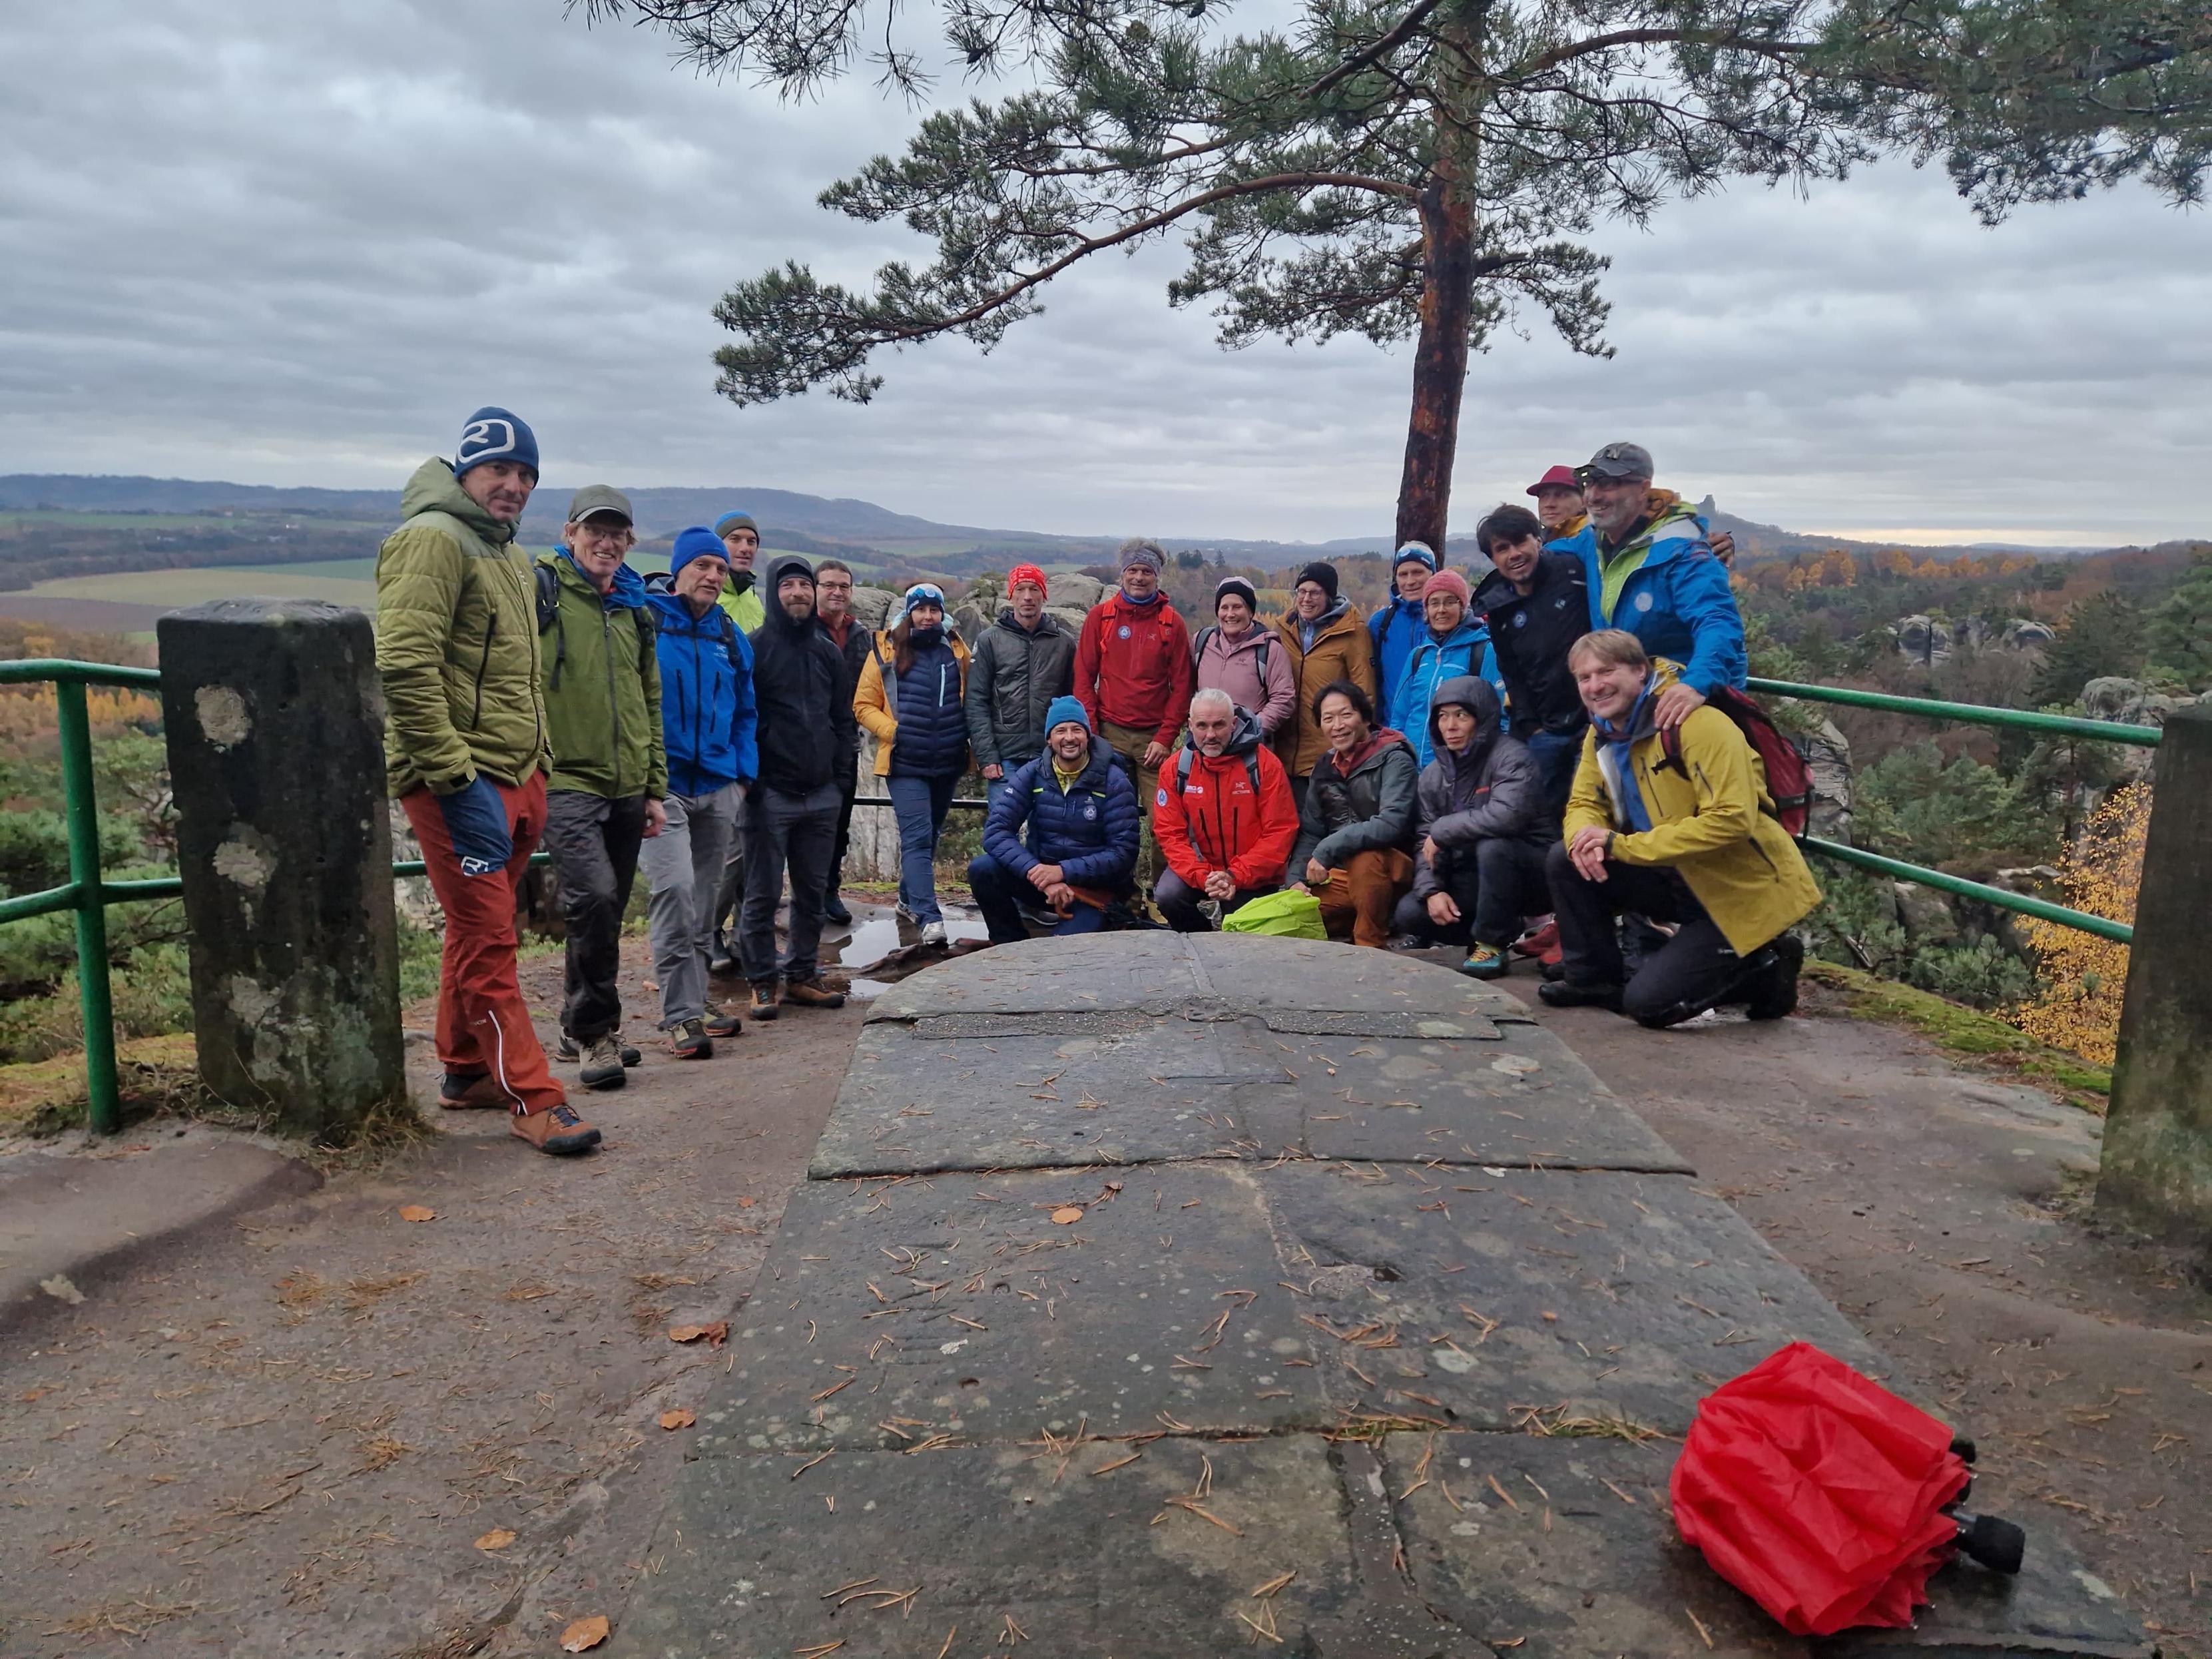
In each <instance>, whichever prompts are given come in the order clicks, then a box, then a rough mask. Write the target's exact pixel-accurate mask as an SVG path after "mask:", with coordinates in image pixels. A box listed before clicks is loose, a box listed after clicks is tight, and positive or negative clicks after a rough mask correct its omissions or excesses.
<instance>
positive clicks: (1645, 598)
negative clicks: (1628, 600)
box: [1636, 589, 1651, 611]
mask: <svg viewBox="0 0 2212 1659" xmlns="http://www.w3.org/2000/svg"><path fill="white" fill-rule="evenodd" d="M1636 608H1637V609H1638V611H1649V610H1650V608H1651V594H1650V590H1648V589H1647V590H1646V591H1644V592H1641V593H1638V595H1637V596H1636Z"/></svg>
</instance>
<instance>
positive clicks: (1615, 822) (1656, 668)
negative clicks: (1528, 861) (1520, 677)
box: [1536, 629, 1820, 1026]
mask: <svg viewBox="0 0 2212 1659" xmlns="http://www.w3.org/2000/svg"><path fill="white" fill-rule="evenodd" d="M1567 662H1568V666H1569V667H1571V669H1572V670H1573V671H1574V676H1575V684H1576V687H1577V690H1579V692H1580V693H1581V696H1582V700H1583V707H1584V708H1587V709H1589V715H1590V730H1589V734H1588V735H1587V736H1586V737H1585V738H1583V758H1582V764H1581V766H1580V768H1579V769H1577V772H1576V773H1575V785H1574V792H1573V793H1572V794H1571V795H1570V796H1569V798H1568V800H1567V815H1566V824H1565V839H1564V841H1563V842H1561V843H1560V844H1559V845H1557V846H1554V847H1553V848H1552V849H1551V852H1550V854H1549V855H1548V859H1547V874H1548V875H1549V877H1550V879H1551V887H1552V897H1553V904H1554V908H1556V910H1557V912H1558V915H1559V943H1560V945H1561V948H1562V952H1563V954H1562V963H1563V965H1564V967H1565V970H1566V971H1565V977H1564V978H1562V979H1561V980H1559V981H1557V982H1555V983H1552V984H1547V985H1543V986H1541V987H1538V989H1537V993H1536V994H1537V995H1539V996H1541V998H1543V1000H1545V1001H1546V1002H1547V1003H1550V1004H1551V1005H1552V1006H1553V1007H1561V1008H1568V1007H1577V1006H1596V1007H1602V1008H1611V1009H1613V1010H1614V1011H1616V1012H1620V1013H1625V1014H1627V1015H1629V1016H1630V1017H1631V1018H1634V1019H1635V1020H1637V1021H1638V1023H1639V1024H1644V1025H1650V1026H1664V1025H1674V1024H1680V1022H1682V1021H1683V1020H1686V1019H1689V1018H1692V1017H1693V1016H1695V1015H1698V1014H1701V1013H1703V1012H1705V1010H1707V1009H1708V1008H1717V1007H1720V1006H1724V1005H1727V1004H1731V1003H1741V1004H1742V1005H1743V1006H1744V1009H1745V1012H1747V1013H1748V1014H1749V1015H1750V1017H1751V1018H1753V1019H1779V1018H1782V1016H1784V1014H1787V1013H1789V1012H1790V1011H1791V1010H1792V1009H1794V1008H1795V1007H1796V1006H1797V970H1798V969H1799V967H1800V966H1801V965H1802V963H1803V962H1804V959H1805V947H1804V946H1803V945H1802V944H1801V943H1800V942H1799V941H1798V940H1797V939H1795V938H1793V937H1792V936H1791V935H1790V933H1789V932H1788V931H1787V930H1788V929H1789V927H1790V926H1791V924H1793V923H1795V922H1796V921H1800V920H1801V919H1802V918H1803V916H1804V915H1806V914H1807V913H1808V911H1810V910H1811V909H1812V908H1813V907H1814V905H1816V904H1818V903H1819V902H1820V888H1819V887H1818V886H1817V885H1816V884H1814V880H1813V875H1812V872H1811V871H1809V870H1808V869H1807V868H1806V867H1805V860H1804V859H1803V857H1802V855H1800V854H1799V853H1798V851H1797V844H1796V842H1794V841H1792V840H1791V839H1790V833H1789V831H1788V830H1786V829H1784V828H1783V827H1782V824H1781V823H1780V821H1779V820H1778V819H1777V818H1776V817H1774V811H1773V802H1772V800H1771V799H1770V798H1769V796H1768V795H1767V793H1766V776H1765V769H1764V768H1763V767H1762V766H1761V765H1760V764H1759V757H1758V756H1757V755H1755V754H1754V753H1753V750H1752V747H1751V745H1750V744H1749V743H1747V741H1746V740H1745V738H1744V736H1743V734H1742V732H1740V731H1738V730H1737V729H1736V726H1735V722H1734V721H1733V720H1729V717H1728V716H1727V715H1726V714H1723V713H1721V712H1720V711H1719V710H1718V709H1717V708H1706V707H1698V708H1692V709H1691V710H1690V712H1689V714H1687V715H1686V717H1685V718H1684V719H1683V720H1682V721H1681V724H1680V726H1678V727H1676V728H1675V729H1674V732H1672V733H1670V734H1669V735H1668V736H1666V737H1664V738H1662V736H1661V734H1660V732H1659V727H1658V722H1657V719H1656V714H1655V712H1654V709H1655V704H1656V701H1657V699H1658V697H1659V696H1660V694H1661V693H1662V692H1663V691H1665V690H1666V689H1667V688H1668V687H1669V686H1671V685H1673V684H1674V683H1675V680H1674V674H1675V671H1674V665H1673V664H1671V663H1668V662H1663V661H1662V662H1660V663H1658V664H1656V665H1655V664H1654V663H1653V662H1652V661H1651V660H1650V658H1649V657H1647V656H1646V655H1645V654H1644V647H1643V645H1642V643H1641V642H1640V641H1638V639H1637V637H1636V636H1635V635H1633V634H1630V633H1626V632H1625V631H1623V630H1620V629H1601V631H1599V632H1597V633H1595V634H1587V635H1583V637H1582V638H1581V639H1580V640H1578V641H1576V643H1575V646H1574V648H1573V649H1572V650H1571V652H1570V653H1568V657H1567ZM1623 911H1638V912H1641V913H1642V914H1643V915H1646V916H1650V917H1651V918H1652V919H1653V920H1655V921H1666V922H1673V923H1675V924H1677V926H1676V927H1675V931H1674V938H1673V939H1669V940H1668V942H1667V944H1666V945H1664V946H1663V947H1662V949H1660V950H1658V951H1655V952H1653V953H1652V954H1650V956H1647V957H1645V958H1644V964H1643V966H1642V967H1641V968H1639V969H1638V970H1637V972H1636V975H1635V976H1634V977H1633V978H1627V977H1626V975H1625V974H1624V972H1623V969H1622V964H1621V956H1620V945H1619V943H1618V940H1617V939H1616V936H1615V929H1614V926H1613V918H1614V917H1615V916H1617V915H1620V913H1622V912H1623Z"/></svg>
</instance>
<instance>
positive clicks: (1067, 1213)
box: [1052, 1204, 1083, 1227]
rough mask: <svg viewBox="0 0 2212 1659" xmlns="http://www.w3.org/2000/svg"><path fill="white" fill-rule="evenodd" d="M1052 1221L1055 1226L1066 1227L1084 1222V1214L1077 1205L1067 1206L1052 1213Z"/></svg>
mask: <svg viewBox="0 0 2212 1659" xmlns="http://www.w3.org/2000/svg"><path fill="white" fill-rule="evenodd" d="M1052 1219H1053V1225H1054V1226H1059V1227H1065V1226H1068V1225H1071V1224H1073V1223H1074V1222H1078V1221H1080V1220H1082V1219H1083V1212H1082V1210H1081V1209H1080V1208H1079V1206H1076V1205H1073V1204H1069V1205H1065V1206H1062V1207H1060V1209H1057V1210H1054V1212H1052Z"/></svg>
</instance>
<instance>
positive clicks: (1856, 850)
mask: <svg viewBox="0 0 2212 1659" xmlns="http://www.w3.org/2000/svg"><path fill="white" fill-rule="evenodd" d="M1746 684H1747V685H1749V687H1750V688H1751V690H1753V691H1760V692H1764V693H1765V694H1766V695H1767V696H1774V697H1794V698H1797V699H1799V700H1801V701H1802V702H1832V703H1839V704H1842V705H1843V706H1844V707H1845V708H1879V709H1881V710H1883V711H1885V712H1887V713H1889V714H1911V715H1915V716H1917V717H1918V718H1920V719H1923V720H1958V721H1963V722H1965V723H1966V724H1969V725H1973V726H1999V727H2006V728H2009V729H2010V730H2012V731H2015V732H2034V733H2036V734H2037V735H2038V736H2039V737H2063V738H2089V739H2091V740H2092V741H2094V742H2099V743H2125V744H2135V745H2136V746H2137V747H2139V748H2145V749H2151V748H2155V747H2157V745H2158V741H2159V738H2160V732H2159V728H2158V727H2156V726H2125V725H2122V724H2121V723H2120V722H2118V721H2117V720H2081V719H2079V718H2077V717H2075V716H2074V715H2071V714H2043V713H2041V712H2040V711H2039V710H2033V709H2026V708H1988V707H1986V706H1984V704H1981V703H1976V702H1942V701H1940V700H1938V699H1936V698H1933V697H1900V696H1895V695H1894V694H1893V693H1891V692H1887V691H1858V690H1852V689H1850V687H1847V686H1840V685H1800V684H1797V683H1796V682H1795V681H1793V680H1766V679H1758V678H1753V679H1751V680H1749V681H1747V682H1746ZM1799 844H1800V845H1801V846H1802V847H1803V848H1805V850H1806V851H1807V852H1808V853H1817V854H1820V856H1821V857H1822V858H1826V859H1833V860H1836V862H1838V863H1839V864H1850V865H1856V866H1858V867H1859V868H1860V869H1862V870H1871V871H1873V872H1875V874H1877V875H1884V876H1890V877H1893V878H1896V879H1898V880H1900V881H1911V882H1917V883H1918V884H1920V885H1921V886H1923V887H1933V888H1935V889H1936V890H1937V891H1939V892H1944V893H1955V894H1957V895H1958V896H1960V897H1961V898H1970V899H1975V900H1978V901H1979V902H1981V903H1984V904H1988V905H1992V906H1994V907H1996V908H1997V909H2000V910H2010V911H2012V912H2014V913H2015V915H2023V916H2033V917H2035V918H2036V919H2037V920H2038V921H2055V922H2057V923H2058V924H2059V925H2060V926H2061V927H2075V928H2079V929H2080V930H2081V932H2083V933H2094V934H2095V935H2096V936H2097V937H2098V938H2100V939H2112V940H2114V941H2116V942H2117V943H2118V944H2121V945H2128V944H2132V943H2133V942H2134V940H2135V936H2136V934H2135V929H2134V928H2132V927H2129V926H2128V924H2127V923H2125V922H2124V921H2113V920H2112V918H2111V917H2109V916H2099V915H2091V914H2090V913H2089V912H2088V911H2087V910H2075V909H2069V908H2067V907H2066V906H2065V905H2063V904H2053V903H2051V902H2050V901H2049V900H2048V899H2039V898H2036V897H2034V896H2032V895H2029V894H2027V893H2015V892H2013V891H2011V890H2008V889H2006V888H2002V887H1991V886H1990V885H1989V884H1987V883H1985V882H1978V881H1968V880H1967V879H1966V878H1965V877H1963V876H1953V875H1946V874H1945V873H1944V872H1942V871H1941V870H1931V869H1929V867H1928V866H1926V865H1924V864H1907V863H1906V862H1905V860H1902V859H1893V858H1884V857H1883V856H1882V855H1881V854H1879V853H1869V852H1868V851H1867V850H1866V849H1865V848H1860V847H1848V846H1845V845H1844V843H1843V842H1836V841H1826V840H1824V839H1822V838H1821V837H1820V836H1803V837H1802V838H1801V839H1800V842H1799Z"/></svg>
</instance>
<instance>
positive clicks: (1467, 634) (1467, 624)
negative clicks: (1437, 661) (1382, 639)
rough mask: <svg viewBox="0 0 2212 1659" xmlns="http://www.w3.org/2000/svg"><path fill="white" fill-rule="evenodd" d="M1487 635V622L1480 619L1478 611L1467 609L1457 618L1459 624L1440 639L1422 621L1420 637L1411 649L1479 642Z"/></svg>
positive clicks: (1488, 626) (1486, 637)
mask: <svg viewBox="0 0 2212 1659" xmlns="http://www.w3.org/2000/svg"><path fill="white" fill-rule="evenodd" d="M1489 637H1490V625H1489V623H1486V622H1485V621H1484V620H1483V619H1482V617H1481V616H1480V613H1478V612H1476V611H1468V612H1467V613H1466V614H1465V615H1464V616H1462V617H1461V618H1460V619H1459V626H1458V627H1456V628H1455V629H1452V631H1451V632H1450V633H1449V634H1447V635H1444V636H1443V638H1442V639H1438V638H1437V636H1436V632H1435V630H1434V629H1431V628H1430V627H1429V626H1428V624H1427V623H1426V622H1424V623H1422V625H1421V637H1420V639H1419V641H1418V642H1417V643H1416V644H1415V645H1414V647H1413V649H1414V650H1416V651H1419V650H1420V649H1422V647H1433V648H1438V649H1441V648H1443V647H1447V646H1454V645H1474V644H1478V643H1480V642H1481V641H1485V640H1487V639H1488V638H1489Z"/></svg>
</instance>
